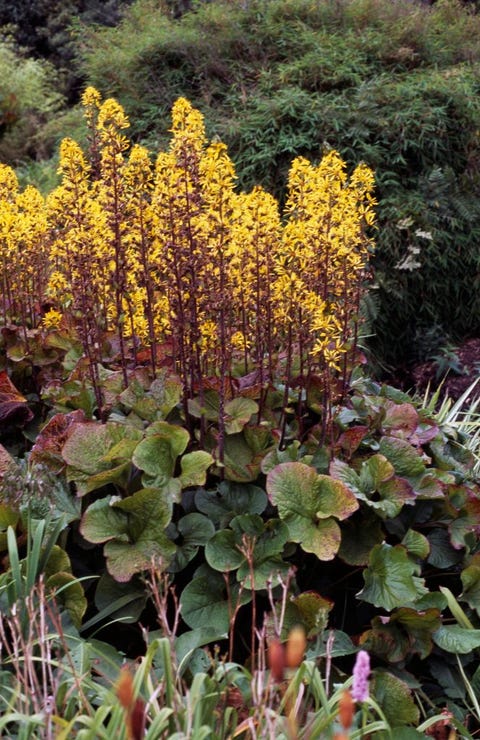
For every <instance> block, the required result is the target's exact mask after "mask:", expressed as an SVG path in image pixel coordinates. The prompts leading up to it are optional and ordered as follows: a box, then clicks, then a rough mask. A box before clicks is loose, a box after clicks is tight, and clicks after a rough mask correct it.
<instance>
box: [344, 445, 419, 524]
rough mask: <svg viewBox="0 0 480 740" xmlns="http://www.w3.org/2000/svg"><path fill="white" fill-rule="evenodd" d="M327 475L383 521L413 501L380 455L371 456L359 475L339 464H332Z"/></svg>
mask: <svg viewBox="0 0 480 740" xmlns="http://www.w3.org/2000/svg"><path fill="white" fill-rule="evenodd" d="M330 473H331V475H333V476H334V477H335V478H337V479H338V480H341V481H343V482H344V483H345V485H346V486H348V487H349V488H350V490H351V491H352V492H353V493H354V494H355V496H356V497H357V498H358V499H360V500H361V501H365V503H366V504H367V505H368V506H369V507H370V508H372V509H374V510H375V511H376V512H377V514H378V515H379V516H381V517H382V518H383V519H387V518H388V519H393V518H394V517H395V516H397V514H398V513H399V512H400V511H401V509H402V507H403V505H404V504H405V503H413V501H414V500H415V494H414V492H413V490H412V487H411V486H410V484H409V482H408V481H407V480H405V479H404V478H399V477H398V476H396V475H395V470H394V468H393V465H392V464H391V463H390V462H389V461H388V460H387V458H386V457H385V456H384V455H372V457H370V458H369V459H368V460H366V461H365V462H363V464H362V467H361V470H360V475H358V474H357V473H356V472H355V471H354V470H353V469H352V468H351V467H350V466H349V465H347V463H345V462H343V461H341V460H334V461H333V462H332V464H331V466H330Z"/></svg>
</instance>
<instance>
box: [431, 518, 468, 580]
mask: <svg viewBox="0 0 480 740" xmlns="http://www.w3.org/2000/svg"><path fill="white" fill-rule="evenodd" d="M428 542H429V545H430V555H429V556H428V559H427V562H428V563H429V565H433V566H434V567H435V568H441V569H442V570H445V569H447V568H451V567H452V566H454V565H456V564H457V563H459V562H460V561H461V560H462V559H463V554H462V552H459V551H458V550H456V549H454V548H453V547H452V544H451V542H450V537H449V536H448V532H447V531H446V530H444V529H440V528H439V527H437V528H436V529H432V531H431V532H429V533H428Z"/></svg>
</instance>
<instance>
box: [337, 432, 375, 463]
mask: <svg viewBox="0 0 480 740" xmlns="http://www.w3.org/2000/svg"><path fill="white" fill-rule="evenodd" d="M368 432H369V430H368V427H366V426H355V427H350V428H349V429H346V430H345V431H344V432H343V433H342V434H341V435H340V437H339V438H338V443H337V444H338V446H339V447H340V448H341V449H342V450H344V451H345V453H346V454H347V455H348V457H351V456H352V455H353V453H354V452H355V450H357V449H358V447H359V446H360V444H361V443H362V442H363V440H364V439H365V437H366V436H367V434H368Z"/></svg>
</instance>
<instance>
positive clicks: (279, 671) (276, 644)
mask: <svg viewBox="0 0 480 740" xmlns="http://www.w3.org/2000/svg"><path fill="white" fill-rule="evenodd" d="M268 665H269V666H270V672H271V674H272V678H273V679H274V680H275V681H283V671H284V669H285V648H284V647H283V645H282V643H281V642H280V640H278V639H275V640H272V641H271V642H270V644H269V646H268Z"/></svg>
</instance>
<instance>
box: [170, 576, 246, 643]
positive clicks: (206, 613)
mask: <svg viewBox="0 0 480 740" xmlns="http://www.w3.org/2000/svg"><path fill="white" fill-rule="evenodd" d="M229 591H230V601H229V599H228V595H227V589H226V585H225V581H224V579H223V577H222V576H221V575H220V574H219V573H214V572H212V573H210V574H209V575H206V576H197V577H195V578H194V579H193V580H192V581H190V583H189V584H188V585H187V586H186V587H185V588H184V589H183V591H182V595H181V597H180V606H181V614H182V618H183V620H184V621H185V622H186V624H188V626H189V627H192V629H193V628H198V627H211V628H212V629H213V630H215V631H216V632H219V633H224V632H228V631H229V628H230V616H231V614H232V613H233V610H234V609H235V606H236V605H237V600H238V601H239V603H240V604H247V603H248V602H249V601H250V599H251V592H250V591H245V590H243V591H242V592H241V593H240V592H239V586H238V585H236V584H232V585H231V588H230V589H229Z"/></svg>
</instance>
